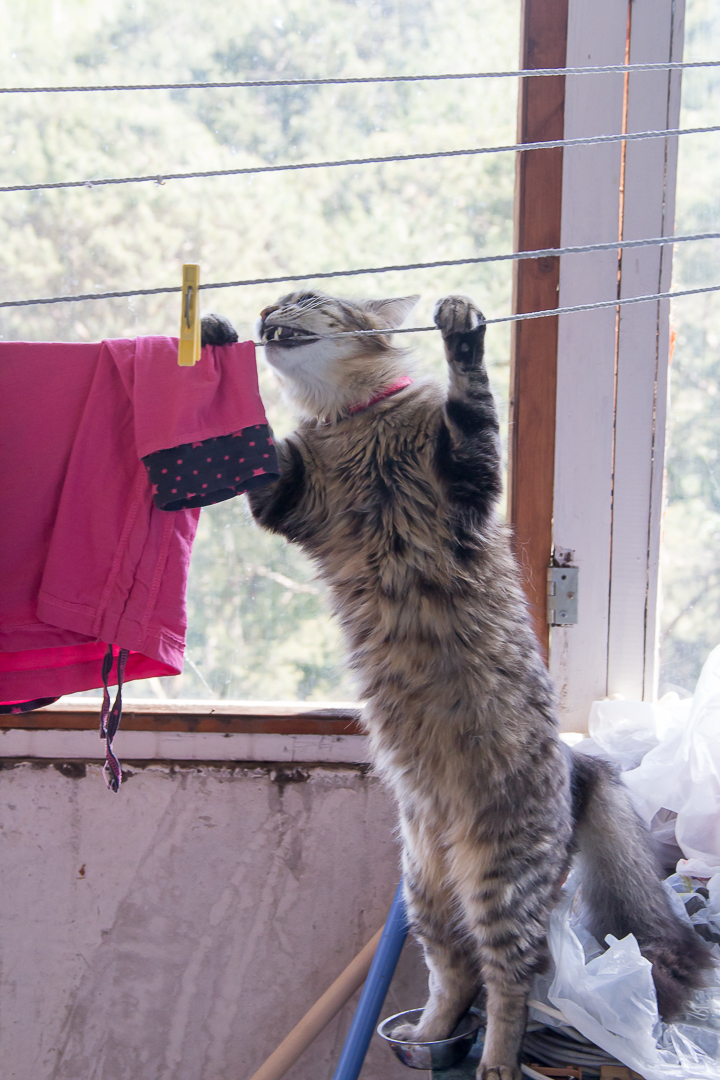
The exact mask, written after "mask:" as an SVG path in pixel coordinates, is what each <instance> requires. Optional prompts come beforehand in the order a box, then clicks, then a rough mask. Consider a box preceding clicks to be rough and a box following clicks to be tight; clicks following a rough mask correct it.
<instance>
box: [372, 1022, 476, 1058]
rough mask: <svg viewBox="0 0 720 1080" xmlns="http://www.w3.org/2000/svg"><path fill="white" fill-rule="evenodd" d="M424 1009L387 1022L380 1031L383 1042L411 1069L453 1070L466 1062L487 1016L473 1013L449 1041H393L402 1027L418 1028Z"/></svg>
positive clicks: (378, 1031) (456, 1028) (459, 1025)
mask: <svg viewBox="0 0 720 1080" xmlns="http://www.w3.org/2000/svg"><path fill="white" fill-rule="evenodd" d="M421 1015H422V1009H410V1010H409V1011H408V1012H401V1013H397V1014H396V1015H395V1016H388V1018H387V1020H383V1022H382V1023H381V1024H380V1026H379V1027H378V1029H377V1033H378V1035H379V1036H380V1038H381V1039H384V1040H385V1042H387V1043H389V1044H390V1047H391V1049H392V1051H393V1053H394V1054H395V1056H396V1057H397V1058H399V1059H400V1061H402V1063H403V1065H408V1066H409V1067H410V1068H411V1069H426V1070H427V1069H449V1068H451V1067H452V1066H453V1065H457V1064H458V1062H460V1061H463V1060H464V1058H466V1057H467V1056H468V1054H469V1053H470V1050H471V1049H472V1046H473V1043H474V1042H475V1039H476V1038H477V1033H478V1031H479V1030H480V1028H481V1027H482V1026H483V1024H484V1017H483V1015H482V1014H481V1013H480V1012H478V1010H477V1009H470V1010H469V1011H468V1012H467V1013H466V1014H465V1016H463V1018H462V1020H460V1022H459V1023H458V1024H457V1026H456V1027H455V1030H454V1031H453V1033H452V1035H451V1036H450V1038H449V1039H438V1040H437V1041H436V1042H408V1041H407V1040H406V1039H395V1038H393V1032H394V1031H397V1029H398V1028H399V1027H400V1025H401V1024H414V1023H417V1021H418V1020H419V1019H420V1016H421Z"/></svg>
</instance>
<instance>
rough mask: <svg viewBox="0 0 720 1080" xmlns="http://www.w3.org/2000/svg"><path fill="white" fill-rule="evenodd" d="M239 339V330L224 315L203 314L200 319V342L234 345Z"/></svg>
mask: <svg viewBox="0 0 720 1080" xmlns="http://www.w3.org/2000/svg"><path fill="white" fill-rule="evenodd" d="M237 339H238V336H237V330H236V329H235V327H234V326H233V324H232V323H231V322H230V320H229V319H226V318H225V316H224V315H203V317H202V319H201V320H200V344H201V345H202V346H203V347H204V346H205V345H232V344H234V342H236V341H237Z"/></svg>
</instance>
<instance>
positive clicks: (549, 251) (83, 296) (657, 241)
mask: <svg viewBox="0 0 720 1080" xmlns="http://www.w3.org/2000/svg"><path fill="white" fill-rule="evenodd" d="M719 239H720V232H706V233H690V234H687V235H682V236H653V237H650V238H648V239H645V240H611V241H607V242H605V243H601V244H576V245H568V246H566V247H560V248H534V249H533V250H531V251H513V252H510V253H507V254H504V255H477V256H473V257H470V258H467V259H438V260H436V261H434V262H417V263H396V264H394V265H391V266H369V267H364V268H362V269H356V270H320V271H317V272H316V273H312V274H285V275H282V276H278V277H264V278H245V279H243V280H240V281H213V282H207V283H204V284H201V285H200V289H236V288H242V287H246V286H250V285H278V284H282V283H283V282H288V281H315V280H320V279H326V278H342V277H359V276H361V275H364V274H389V273H398V272H401V271H405V270H434V269H438V268H440V267H445V266H474V265H478V264H482V263H494V262H517V261H521V260H524V259H542V258H559V257H560V256H561V255H580V254H583V253H585V252H589V251H617V250H618V249H619V250H625V249H628V248H639V247H653V246H656V245H666V244H667V245H669V244H684V243H688V242H689V241H693V240H719ZM179 292H182V286H181V285H164V286H160V287H158V288H156V289H123V290H117V291H114V292H101V293H80V294H77V295H75V296H47V297H39V298H36V299H32V300H2V301H0V308H12V307H34V306H35V305H39V304H70V303H78V302H80V301H85V300H116V299H118V298H123V297H127V296H158V295H162V294H168V293H179Z"/></svg>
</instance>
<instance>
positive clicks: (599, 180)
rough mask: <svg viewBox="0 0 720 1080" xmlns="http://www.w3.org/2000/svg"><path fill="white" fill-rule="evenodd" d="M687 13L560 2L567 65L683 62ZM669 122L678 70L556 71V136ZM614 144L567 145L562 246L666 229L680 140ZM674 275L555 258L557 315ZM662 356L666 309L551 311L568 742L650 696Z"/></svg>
mask: <svg viewBox="0 0 720 1080" xmlns="http://www.w3.org/2000/svg"><path fill="white" fill-rule="evenodd" d="M628 18H629V20H630V21H628ZM683 18H684V0H603V2H602V3H597V0H570V4H569V19H568V44H567V65H568V67H582V66H593V65H605V64H623V63H625V62H626V47H627V48H628V49H629V52H628V54H627V55H629V61H630V63H645V62H664V61H677V60H681V59H682V49H683ZM628 28H629V29H628ZM679 113H680V72H679V71H672V72H667V71H664V72H663V71H653V72H635V73H632V74H630V75H629V76H628V78H627V82H626V80H625V76H623V75H581V76H567V81H566V96H565V138H575V137H578V136H585V135H596V134H597V135H600V134H611V133H615V132H618V131H623V130H627V131H628V132H631V131H649V130H663V129H667V128H674V127H677V126H678V122H679ZM623 124H625V125H626V126H625V127H623ZM624 147H625V148H624V149H623V146H622V144H619V143H613V144H605V145H594V146H587V147H566V148H565V151H564V160H563V207H562V226H561V244H562V246H566V245H575V244H585V243H596V242H603V241H612V240H614V239H620V238H621V239H625V240H635V239H642V238H644V237H654V236H665V235H671V234H672V233H673V228H674V208H675V181H676V172H677V138H675V139H672V138H668V139H653V140H641V141H637V142H630V143H626V144H624ZM623 155H624V169H623ZM623 180H624V185H623ZM623 186H624V190H623ZM671 269H672V248H671V247H660V246H656V247H648V248H639V249H632V250H629V251H625V252H624V253H623V254H622V257H621V258H620V260H619V261H618V255H617V254H616V253H615V252H614V251H609V252H595V253H591V254H583V255H565V256H563V257H562V260H561V268H560V286H559V306H560V307H565V306H568V305H572V304H583V303H592V302H594V301H597V300H608V299H612V298H613V297H615V296H620V297H629V296H640V295H646V294H648V293H655V292H663V291H666V290H667V289H669V287H670V277H671ZM668 357H669V302H668V301H660V302H654V303H645V304H638V305H628V306H626V307H623V308H619V309H613V308H609V309H604V310H599V311H592V312H583V313H579V314H575V315H566V316H560V325H559V340H558V367H557V419H556V434H555V485H554V507H553V542H554V545H555V547H556V548H564V549H571V550H572V551H573V552H574V559H573V561H574V563H575V564H576V565H577V566H579V568H580V574H579V590H578V597H579V614H578V623H577V625H575V626H570V627H553V628H552V631H551V638H550V670H551V672H552V673H553V675H554V676H555V679H556V681H557V685H558V687H559V691H560V698H561V712H562V723H563V728H564V729H565V730H566V731H586V730H587V721H588V714H589V709H590V705H591V703H592V701H594V700H597V699H600V698H603V697H605V696H610V695H615V694H620V695H622V696H623V697H628V698H634V699H645V700H648V699H652V698H653V697H654V695H655V693H656V687H657V667H658V663H657V653H658V625H657V624H658V587H659V575H658V566H659V555H660V539H661V525H662V512H663V498H664V495H663V472H664V453H665V422H666V406H667V374H668Z"/></svg>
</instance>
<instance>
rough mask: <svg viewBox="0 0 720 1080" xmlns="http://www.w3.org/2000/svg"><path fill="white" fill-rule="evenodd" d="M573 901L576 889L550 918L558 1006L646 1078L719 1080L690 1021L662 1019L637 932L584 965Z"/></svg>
mask: <svg viewBox="0 0 720 1080" xmlns="http://www.w3.org/2000/svg"><path fill="white" fill-rule="evenodd" d="M572 902H573V893H572V888H571V889H570V890H569V891H568V893H566V895H565V897H564V899H563V900H562V901H561V903H560V904H559V905H558V907H557V908H556V909H555V911H554V912H553V915H552V918H551V921H550V932H549V944H550V952H551V954H552V958H553V963H554V967H555V972H554V978H553V981H552V983H551V985H550V987H549V989H548V991H547V997H548V1000H549V1001H550V1002H551V1003H552V1005H554V1006H555V1008H557V1009H559V1010H560V1012H562V1014H563V1015H564V1017H565V1019H566V1020H567V1021H568V1023H570V1024H572V1026H573V1027H575V1028H577V1030H578V1031H579V1032H580V1033H581V1034H582V1035H584V1036H585V1037H586V1038H587V1039H590V1040H591V1041H592V1042H594V1043H595V1044H596V1045H597V1046H600V1047H602V1048H603V1050H606V1051H607V1052H608V1053H609V1054H612V1055H613V1056H614V1057H615V1058H617V1059H618V1061H621V1062H623V1064H625V1065H627V1066H629V1067H630V1068H631V1069H634V1070H635V1071H636V1072H638V1073H640V1075H641V1076H643V1077H645V1080H689V1078H692V1080H718V1078H720V1061H718V1060H717V1057H716V1055H713V1056H710V1055H709V1054H708V1053H706V1052H705V1051H704V1050H703V1049H702V1047H701V1046H700V1045H698V1043H697V1041H696V1038H695V1032H694V1030H693V1028H692V1026H691V1025H687V1024H682V1025H676V1024H664V1023H662V1022H661V1020H660V1017H659V1016H658V1011H657V998H656V995H655V986H654V984H653V981H652V965H651V964H650V962H649V961H648V960H646V959H645V957H643V956H642V955H641V953H640V949H639V947H638V944H637V941H636V940H635V938H634V937H633V935H632V934H629V935H628V936H627V937H625V938H623V939H622V941H618V939H617V938H614V937H612V935H608V937H607V939H606V940H607V943H608V945H609V948H608V949H607V951H606V952H604V953H602V954H601V955H599V956H595V957H594V958H593V959H592V960H590V961H589V962H586V956H585V950H584V949H583V945H582V943H581V940H580V937H579V936H578V933H577V931H578V930H579V929H580V928H579V927H578V925H577V919H576V918H575V916H574V915H573V913H572ZM718 993H719V994H720V987H718ZM710 1034H711V1035H712V1033H710Z"/></svg>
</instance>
